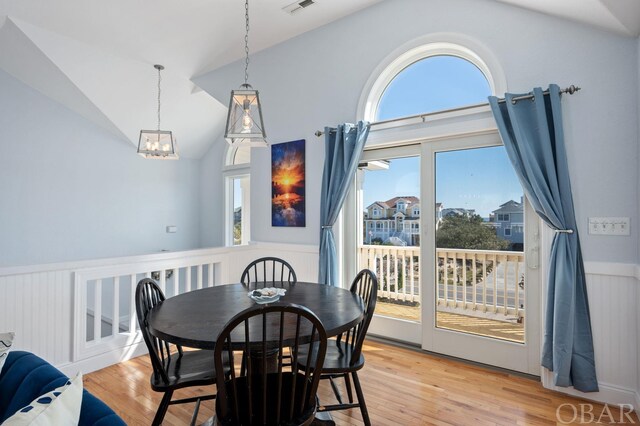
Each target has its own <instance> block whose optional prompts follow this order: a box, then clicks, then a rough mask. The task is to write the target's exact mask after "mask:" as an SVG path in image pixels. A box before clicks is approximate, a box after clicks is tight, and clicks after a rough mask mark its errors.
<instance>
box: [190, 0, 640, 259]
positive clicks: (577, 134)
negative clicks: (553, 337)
mask: <svg viewBox="0 0 640 426" xmlns="http://www.w3.org/2000/svg"><path fill="white" fill-rule="evenodd" d="M440 32H449V33H458V34H463V35H466V36H468V37H471V38H472V39H474V40H475V41H476V43H479V44H482V45H484V46H486V47H487V48H488V49H489V50H491V51H492V52H493V54H494V56H495V57H496V58H497V59H498V61H499V62H500V63H501V65H502V68H503V69H504V71H505V73H506V77H507V82H508V87H509V90H510V91H514V92H523V91H529V90H531V88H532V87H534V86H547V85H548V84H549V83H557V84H559V85H561V86H568V85H570V84H576V85H579V86H581V87H582V88H583V90H582V91H581V92H579V93H578V94H576V95H574V96H571V97H569V96H567V97H566V98H565V99H564V101H563V104H564V115H565V132H566V138H567V151H568V155H569V161H570V164H569V167H570V170H571V178H572V183H573V190H574V200H575V206H576V213H577V220H578V223H579V226H580V228H579V230H580V232H581V239H582V243H583V248H584V256H585V259H586V260H590V261H600V262H621V263H637V261H638V226H637V225H636V226H632V235H631V236H630V237H603V236H590V235H588V234H587V218H588V217H589V216H628V217H631V222H632V223H635V224H638V208H639V201H638V172H637V169H638V147H637V145H638V124H637V123H638V96H637V94H638V84H639V83H638V46H637V40H636V39H633V38H625V37H621V36H617V35H614V34H611V33H607V32H604V31H600V30H597V29H594V28H593V27H589V26H586V25H582V24H579V23H574V22H569V21H566V20H562V19H559V18H553V17H549V16H546V15H543V14H539V13H535V12H530V11H527V10H523V9H519V8H515V7H512V6H509V5H505V4H501V3H497V2H490V1H480V0H393V1H385V2H382V3H379V4H378V5H375V6H372V7H370V8H367V9H365V10H362V11H360V12H359V13H357V14H354V15H351V16H347V17H345V18H343V19H341V20H339V21H336V22H333V23H331V24H329V25H326V26H324V27H321V28H319V29H316V30H313V31H310V32H308V33H305V34H302V35H301V36H298V37H296V38H294V39H291V40H289V41H287V42H284V43H282V44H280V45H277V46H274V47H272V48H270V49H267V50H264V51H262V52H258V53H257V54H255V55H253V57H252V61H251V83H252V84H253V86H254V87H256V88H257V89H259V90H260V96H261V100H262V101H263V107H264V120H265V126H266V129H267V132H268V134H269V137H270V141H271V142H272V143H277V142H285V141H289V140H295V139H300V138H305V139H307V180H306V182H307V194H308V197H307V212H308V216H307V227H306V228H303V229H282V228H278V229H274V228H271V226H270V222H269V192H270V191H269V176H270V166H269V158H270V153H269V150H254V153H255V155H254V157H253V158H254V162H253V166H252V167H253V179H252V209H253V210H252V216H251V220H252V237H253V239H255V240H258V241H274V242H295V243H305V244H318V241H319V231H318V228H319V217H318V211H319V207H320V200H319V197H318V193H319V188H320V181H321V176H322V162H323V157H324V151H323V145H324V144H323V142H322V140H321V139H317V138H316V137H315V136H313V132H314V131H315V130H317V129H321V128H323V126H325V125H335V124H337V123H340V122H345V121H353V120H355V119H357V118H358V117H356V109H357V103H358V100H359V97H360V95H361V92H362V90H363V87H364V85H365V83H366V81H367V79H368V78H369V76H370V75H371V73H372V72H373V71H374V69H375V68H376V66H377V65H378V64H379V63H381V62H382V61H383V59H385V57H386V56H387V55H389V54H391V53H392V52H393V51H394V50H396V49H397V48H398V47H400V46H402V45H403V44H405V43H407V42H409V41H411V40H413V39H416V38H419V37H422V36H425V35H428V34H433V33H440ZM241 75H242V64H241V63H240V62H236V63H233V64H230V65H228V66H226V67H224V68H221V69H219V70H216V71H214V72H211V73H209V74H206V75H204V76H202V77H200V78H199V79H198V81H197V83H198V84H199V85H200V86H201V87H203V88H204V89H205V90H207V91H208V92H209V93H211V94H212V95H214V96H215V97H217V98H218V99H219V100H221V101H223V102H226V97H228V93H229V88H232V87H235V86H236V85H237V84H238V78H239V77H240V76H241ZM213 166H214V165H213V164H211V165H209V164H207V163H206V162H205V163H204V164H203V167H205V168H206V167H213ZM219 184H220V183H219V182H216V181H207V182H203V185H212V186H215V185H219ZM203 190H204V191H206V189H203Z"/></svg>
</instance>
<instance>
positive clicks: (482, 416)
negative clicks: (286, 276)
mask: <svg viewBox="0 0 640 426" xmlns="http://www.w3.org/2000/svg"><path fill="white" fill-rule="evenodd" d="M364 353H365V357H366V364H365V367H364V369H363V370H362V371H361V372H360V374H359V376H360V380H361V382H362V387H363V391H364V394H365V399H366V401H367V406H368V408H369V414H370V417H371V421H372V423H373V424H374V425H389V426H399V425H403V426H404V425H406V426H421V425H437V426H451V425H454V426H465V425H470V426H471V425H473V426H475V425H492V426H494V425H500V426H502V425H504V426H514V425H517V426H520V425H523V426H524V425H527V426H546V425H556V424H560V423H557V421H558V419H557V418H556V410H557V409H558V407H560V406H561V405H562V404H574V405H575V406H576V407H578V409H579V404H585V403H589V402H588V401H586V400H583V399H578V398H573V397H570V396H567V395H564V394H561V393H558V392H554V391H550V390H547V389H544V388H543V387H542V385H541V384H540V383H539V382H537V381H535V380H531V379H529V378H526V377H521V376H518V375H513V374H508V373H505V372H501V371H495V370H492V369H486V368H483V367H480V366H477V365H470V364H466V363H463V362H459V361H454V360H450V359H446V358H441V357H437V356H434V355H430V354H425V353H422V352H419V351H416V350H412V349H406V348H401V347H397V346H393V345H389V344H385V343H380V342H373V341H367V343H366V344H365V348H364ZM150 374H151V365H150V363H149V358H148V357H147V356H142V357H138V358H135V359H133V360H131V361H127V362H123V363H120V364H117V365H113V366H111V367H108V368H105V369H103V370H100V371H96V372H94V373H91V374H87V375H86V376H84V384H85V387H86V388H87V389H88V390H89V391H90V392H91V393H93V394H94V395H96V396H97V397H98V398H100V399H102V400H103V401H104V402H105V403H107V404H108V405H109V406H110V407H111V408H113V409H114V411H116V412H117V413H118V414H119V415H120V416H121V417H122V418H123V419H124V420H125V422H127V424H129V425H133V426H137V425H149V424H150V423H151V419H152V418H153V416H154V414H155V411H156V409H157V407H158V404H159V403H160V399H161V397H162V395H161V394H159V393H156V392H153V391H152V390H151V388H150V386H149V377H150ZM337 382H338V384H339V387H340V388H341V389H342V390H343V392H342V393H343V396H344V398H345V399H346V392H345V391H344V386H343V381H342V380H337ZM213 392H215V387H214V386H211V387H200V388H195V389H188V390H181V391H178V392H176V393H175V394H174V398H185V397H188V396H193V395H197V394H209V393H213ZM319 396H320V399H321V400H322V401H323V402H325V403H331V401H333V398H332V396H333V394H332V392H331V388H330V385H329V383H328V382H327V381H324V380H323V381H322V382H321V388H320V390H319ZM213 404H214V402H213V401H205V402H203V403H202V404H201V407H200V415H199V416H198V420H199V421H200V422H204V421H205V420H206V419H207V418H209V417H211V416H212V415H213ZM593 405H594V408H593V413H594V415H595V416H596V419H597V418H598V416H599V415H600V413H601V411H602V409H603V406H602V405H601V404H597V403H593ZM193 408H194V404H182V405H172V406H170V407H169V411H168V412H167V416H166V418H165V422H164V424H165V425H167V426H174V425H175V426H178V425H185V424H188V423H189V421H190V419H191V414H192V412H193ZM613 408H614V407H612V409H611V413H612V414H613V415H614V416H615V420H616V421H618V420H619V417H620V411H619V410H617V409H613ZM332 414H333V417H334V419H335V420H336V423H337V424H338V425H345V426H363V424H364V423H363V422H362V417H361V415H360V410H358V409H351V410H344V411H335V412H333V413H332ZM560 414H561V415H562V419H563V420H565V421H566V420H569V419H571V418H572V416H573V413H572V411H571V408H570V407H569V406H564V407H563V409H562V410H560ZM633 419H634V421H635V422H636V424H640V420H639V419H638V417H637V415H636V414H634V415H633ZM580 420H581V419H580V418H576V421H575V422H574V424H589V423H587V422H583V423H580ZM625 420H627V419H625ZM603 423H604V424H609V423H606V422H603ZM603 423H600V424H603ZM591 424H596V423H595V422H593V423H591ZM616 424H619V423H616ZM621 424H632V423H631V422H629V421H628V420H627V422H626V423H621Z"/></svg>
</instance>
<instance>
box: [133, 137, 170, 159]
mask: <svg viewBox="0 0 640 426" xmlns="http://www.w3.org/2000/svg"><path fill="white" fill-rule="evenodd" d="M138 154H140V155H141V156H143V157H144V158H153V159H159V160H177V159H178V158H179V157H178V152H177V150H176V141H175V139H174V138H173V133H171V131H169V130H141V131H140V139H139V140H138Z"/></svg>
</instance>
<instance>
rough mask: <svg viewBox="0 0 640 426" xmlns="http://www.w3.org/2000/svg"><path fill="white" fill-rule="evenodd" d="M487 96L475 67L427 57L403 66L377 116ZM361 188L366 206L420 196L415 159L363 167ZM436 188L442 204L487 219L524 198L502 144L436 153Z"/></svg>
mask: <svg viewBox="0 0 640 426" xmlns="http://www.w3.org/2000/svg"><path fill="white" fill-rule="evenodd" d="M490 94H491V89H490V88H489V84H488V83H487V81H486V79H485V77H484V75H483V74H482V73H481V72H480V70H479V69H478V68H476V67H475V65H473V64H471V63H469V62H467V61H465V60H464V59H460V58H456V57H452V56H439V57H432V58H427V59H423V60H422V61H419V62H416V63H414V64H413V65H410V66H409V67H407V68H405V70H404V71H402V72H401V73H400V74H399V75H398V76H397V77H396V78H395V79H394V80H393V81H392V82H391V83H390V84H389V86H388V87H387V89H386V90H385V93H384V94H383V96H382V98H381V100H380V104H379V105H378V114H377V120H387V119H390V118H397V117H402V116H409V115H415V114H420V113H425V112H430V111H437V110H442V109H448V108H455V107H458V106H463V105H471V104H477V103H482V102H487V97H488V96H489V95H490ZM363 189H364V207H365V208H366V207H367V206H369V205H370V204H372V203H373V202H375V201H385V200H388V199H390V198H393V197H396V196H409V195H413V196H416V197H420V160H419V157H409V158H399V159H393V160H391V162H390V167H389V169H388V170H381V171H366V172H365V180H364V184H363ZM435 190H436V201H437V202H440V203H442V204H443V207H444V208H454V207H461V208H465V209H475V210H476V213H478V214H479V215H480V216H482V217H485V218H487V217H489V214H490V213H491V211H493V210H496V209H498V207H499V206H500V205H501V204H504V203H506V202H507V201H509V200H515V201H518V202H519V201H520V197H521V196H522V187H521V186H520V183H519V182H518V179H517V177H516V174H515V172H514V171H513V168H512V167H511V164H510V162H509V159H508V157H507V154H506V151H505V149H504V147H502V146H499V147H489V148H477V149H468V150H460V151H447V152H441V153H437V154H436V188H435ZM423 208H424V207H423Z"/></svg>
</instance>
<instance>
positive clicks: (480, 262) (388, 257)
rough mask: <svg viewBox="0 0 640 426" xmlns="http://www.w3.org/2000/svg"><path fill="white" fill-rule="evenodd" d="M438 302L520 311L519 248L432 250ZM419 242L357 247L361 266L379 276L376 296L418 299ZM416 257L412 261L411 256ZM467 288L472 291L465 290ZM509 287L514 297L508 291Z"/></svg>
mask: <svg viewBox="0 0 640 426" xmlns="http://www.w3.org/2000/svg"><path fill="white" fill-rule="evenodd" d="M437 255H438V259H437V262H436V264H437V267H438V272H437V274H436V281H437V286H438V288H437V295H438V301H437V303H438V305H440V306H446V307H449V308H456V309H462V310H479V311H480V312H487V313H501V314H504V315H516V316H518V315H519V316H522V315H523V314H524V313H523V309H522V308H520V305H521V304H523V294H524V292H522V293H521V292H520V291H521V289H520V287H519V283H520V270H521V268H520V263H522V262H524V253H521V252H506V251H491V250H462V249H460V250H457V249H438V250H437ZM419 257H420V247H392V246H376V245H366V246H361V247H360V262H361V263H360V268H369V269H371V270H373V271H374V272H375V273H376V275H377V276H378V280H379V281H378V282H379V289H378V296H379V297H382V298H388V299H390V300H391V301H393V300H397V301H412V302H420V291H421V289H420V285H419V284H420V271H419V270H417V269H416V266H417V265H419ZM416 259H417V262H416ZM469 292H471V294H469ZM512 293H513V297H512V296H511V294H512Z"/></svg>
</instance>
